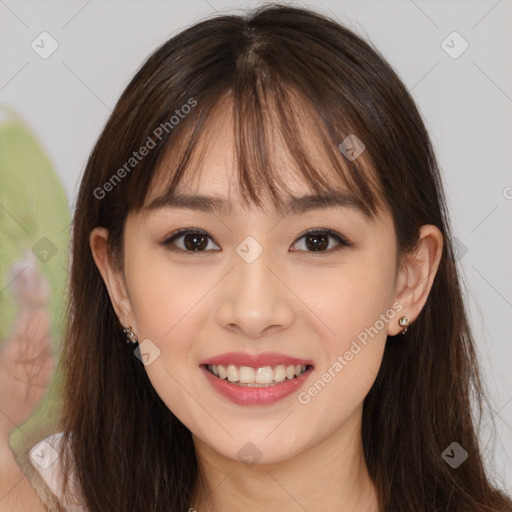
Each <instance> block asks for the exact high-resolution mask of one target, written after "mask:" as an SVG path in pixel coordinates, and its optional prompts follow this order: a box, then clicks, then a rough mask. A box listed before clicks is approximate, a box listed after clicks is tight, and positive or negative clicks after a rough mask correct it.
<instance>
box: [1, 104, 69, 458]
mask: <svg viewBox="0 0 512 512" xmlns="http://www.w3.org/2000/svg"><path fill="white" fill-rule="evenodd" d="M69 234H70V215H69V209H68V203H67V197H66V193H65V191H64V188H63V186H62V184H61V182H60V180H59V178H58V176H57V173H56V172H55V169H54V167H53V165H52V163H51V161H50V160H49V158H48V156H47V155H46V153H45V151H44V150H43V148H42V146H41V144H40V143H39V141H38V140H37V138H36V137H35V135H34V134H33V133H32V132H31V131H30V130H29V128H28V127H27V126H26V125H25V124H24V122H23V121H22V120H21V119H20V118H19V116H17V115H16V113H15V112H14V111H13V110H12V109H10V108H8V107H6V106H0V343H2V342H3V340H4V339H5V338H6V336H7V334H8V332H9V330H10V328H11V325H12V323H13V321H14V316H15V312H16V311H15V305H16V304H15V301H14V299H13V296H12V294H11V293H10V290H9V287H10V282H9V268H10V266H11V264H12V263H14V262H15V261H18V260H21V259H23V255H24V252H26V251H27V250H29V251H32V252H33V253H34V255H35V256H36V258H37V260H38V266H39V270H40V272H41V273H42V274H43V275H44V276H45V277H46V279H47V281H48V284H49V286H50V290H51V292H50V304H49V310H50V315H51V332H52V342H53V347H54V350H55V353H56V354H58V353H59V352H60V348H61V342H62V337H63V334H64V314H65V306H66V283H67V269H68V251H69ZM11 280H12V277H11ZM56 363H57V361H55V365H56ZM58 380H59V376H58V375H56V376H55V377H54V382H53V384H52V388H51V390H50V393H49V394H48V395H47V396H46V398H45V399H44V401H43V402H42V404H41V406H40V407H39V408H38V410H37V412H36V414H34V415H33V416H32V417H31V418H30V420H29V421H27V422H26V423H25V424H24V425H23V428H22V430H23V431H24V432H25V431H28V430H30V428H31V427H34V426H37V423H38V422H42V421H45V420H46V419H49V418H50V416H51V412H50V410H51V409H52V396H53V395H54V393H55V391H56V386H55V383H56V381H58ZM22 438H23V433H22V432H20V431H19V430H17V431H15V432H14V433H13V435H12V436H11V439H10V441H11V446H12V448H13V449H14V450H15V451H16V449H17V447H20V446H21V443H22V441H23V439H22Z"/></svg>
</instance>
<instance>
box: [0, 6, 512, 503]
mask: <svg viewBox="0 0 512 512" xmlns="http://www.w3.org/2000/svg"><path fill="white" fill-rule="evenodd" d="M260 3H261V2H247V1H238V2H236V1H227V0H208V1H206V0H192V1H189V2H182V1H174V0H173V1H166V2H164V1H146V2H142V1H138V2H135V1H126V0H124V1H122V2H121V1H118V2H114V1H109V2H107V1H101V2H100V1H99V0H89V1H87V0H82V1H69V0H68V1H66V2H64V1H61V2H55V1H41V0H39V1H34V2H29V1H21V0H18V1H15V0H0V62H1V67H0V102H1V103H2V104H4V105H5V104H6V105H9V106H12V107H14V108H15V109H16V110H17V111H18V112H19V113H20V114H21V115H22V117H24V119H25V121H26V122H27V123H28V125H29V126H30V127H31V128H32V129H33V131H34V132H35V133H36V134H37V136H38V137H39V139H40V140H41V142H42V143H43V146H44V147H45V149H46V151H47V152H48V154H49V156H50V158H51V159H52V161H53V163H54V164H55V166H56V168H57V171H58V174H59V176H60V178H61V180H62V182H63V183H64V185H65V188H66V191H67V194H68V198H69V204H70V208H72V207H73V202H74V199H75V195H76V191H77V187H78V183H79V179H80V175H81V172H82V171H83V168H84V165H85V162H86V158H87V156H88V154H89V151H90V150H91V148H92V145H93V143H94V141H95V139H96V137H97V136H98V135H99V132H100V129H101V128H102V126H103V124H104V123H105V121H106V119H107V116H108V115H109V113H110V111H111V109H112V107H113V106H114V104H115V102H116V100H117V98H118V96H119V95H120V93H121V91H122V90H123V88H124V87H125V86H126V85H127V83H128V81H129V79H130V77H131V76H132V74H133V73H134V72H135V70H136V69H137V68H138V67H139V65H140V64H141V62H142V60H143V59H144V58H145V57H146V56H147V55H148V54H149V53H151V51H152V50H154V49H155V48H156V47H157V46H158V45H159V44H160V43H162V42H164V41H165V40H166V39H167V38H168V37H170V36H171V35H172V34H175V33H176V32H178V31H180V30H181V29H183V28H185V27H186V26H188V25H190V24H192V23H193V22H195V21H198V20H199V19H201V18H204V17H205V16H208V15H210V14H212V13H215V12H216V11H218V12H232V11H236V10H238V9H243V8H245V7H250V6H256V5H258V4H260ZM289 3H291V4H294V5H302V6H310V7H313V8H316V9H317V10H320V11H322V12H324V13H326V14H330V15H333V16H335V17H336V18H337V19H338V20H339V21H341V22H344V23H345V24H347V25H348V26H349V27H351V28H352V29H354V30H355V31H356V32H358V33H359V34H361V35H363V36H364V37H367V38H369V39H370V40H371V41H372V42H373V43H374V44H375V45H376V46H377V48H378V49H379V50H380V51H381V53H382V54H383V55H384V57H386V58H387V59H388V60H389V62H390V63H391V64H392V65H393V66H394V67H395V69H396V70H397V71H398V73H399V75H400V76H401V78H402V80H403V81H404V83H405V84H406V86H407V87H408V88H409V90H410V91H411V93H412V95H413V97H414V99H415V100H416V102H417V103H418V105H419V107H420V109H421V111H422V113H423V115H424V118H425V120H426V123H427V127H428V128H429V131H430V133H431V136H432V140H433V143H434V146H435V148H436V150H437V155H438V158H439V162H440V165H441V167H442V169H443V172H444V179H445V186H446V191H447V195H448V199H449V206H450V208H451V214H452V219H453V226H454V231H455V234H456V236H457V238H458V240H459V249H460V252H459V257H460V259H459V262H460V266H461V269H462V271H463V273H464V275H465V280H466V285H467V290H468V294H467V295H468V305H469V307H470V311H471V321H472V325H473V328H474V333H475V337H476V339H477V341H478V350H479V353H480V356H481V365H482V368H483V370H484V377H485V379H486V383H487V385H488V388H489V391H490V398H491V403H492V407H493V409H492V411H489V412H488V413H487V416H486V418H485V419H484V422H483V425H482V428H481V431H480V432H481V439H482V443H483V445H484V446H486V447H488V448H489V450H491V451H490V455H489V460H488V464H489V465H490V466H491V467H493V468H495V470H496V472H497V473H498V474H499V475H501V478H500V479H499V480H497V484H498V485H499V486H500V487H502V488H504V489H506V491H507V492H508V494H509V495H512V467H511V460H512V435H511V434H512V428H511V424H512V421H511V420H512V375H511V372H510V367H511V363H512V343H511V340H510V331H511V327H512V265H511V264H510V263H511V260H512V258H511V256H512V237H511V233H512V215H511V213H512V174H511V172H510V164H511V159H512V158H511V151H510V146H511V143H512V121H511V120H512V117H511V113H512V72H511V67H510V62H511V59H510V56H511V55H510V54H511V48H512V32H511V31H510V21H511V14H512V2H511V1H506V0H498V1H496V0H490V1H487V0H486V1H484V0H481V1H451V2H446V1H428V2H427V1H425V0H423V1H420V0H414V1H413V0H400V1H398V0H395V1H385V2H383V1H381V2H377V1H341V2H336V1H327V0H323V1H317V2H301V3H298V2H289ZM43 31H47V32H48V33H50V34H51V36H52V37H53V38H54V39H55V40H56V41H57V42H58V45H59V46H58V49H57V50H56V51H55V52H54V53H53V54H52V55H51V56H50V57H49V58H47V59H42V58H41V57H40V56H39V55H38V54H37V53H36V52H35V51H34V50H33V49H32V47H31V43H32V41H33V40H35V39H36V38H37V37H38V36H39V34H40V33H41V32H43ZM453 31H457V32H459V33H460V34H461V36H462V37H463V38H464V39H465V40H466V41H467V43H468V44H469V47H468V49H467V50H466V51H465V52H464V53H462V54H461V55H460V56H459V57H458V58H452V57H451V56H449V55H448V54H447V53H446V52H445V50H444V49H443V47H442V46H441V43H442V42H443V41H444V40H445V39H446V38H447V36H449V35H450V34H451V33H452V32H453ZM36 41H37V40H36ZM447 44H449V45H450V46H452V47H453V48H452V50H451V51H452V52H457V50H458V49H460V48H461V42H460V41H458V40H457V39H453V37H451V38H448V40H447ZM120 136H122V134H120ZM491 419H492V420H493V421H494V422H495V424H496V427H497V433H498V436H497V438H495V437H494V436H493V435H492V431H491V430H490V426H491V425H492V423H493V422H492V421H491ZM493 449H494V450H495V452H494V454H493V452H492V450H493Z"/></svg>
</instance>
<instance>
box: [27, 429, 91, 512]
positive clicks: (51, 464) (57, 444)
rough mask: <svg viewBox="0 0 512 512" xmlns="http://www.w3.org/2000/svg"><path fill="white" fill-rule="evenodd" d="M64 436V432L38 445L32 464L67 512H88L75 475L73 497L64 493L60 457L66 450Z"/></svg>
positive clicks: (71, 479) (31, 451) (71, 484)
mask: <svg viewBox="0 0 512 512" xmlns="http://www.w3.org/2000/svg"><path fill="white" fill-rule="evenodd" d="M63 435H64V433H63V432H59V433H57V434H53V435H51V436H49V437H47V438H46V439H43V440H42V441H40V442H39V443H37V444H36V445H35V446H34V447H33V448H32V449H31V450H30V463H31V464H32V466H33V467H34V468H35V469H36V471H37V472H38V473H39V474H40V475H41V478H42V479H43V480H44V482H45V483H46V485H47V486H48V488H49V489H50V490H51V491H52V493H53V494H54V495H55V496H56V497H57V499H58V500H59V503H60V504H61V505H62V506H64V507H65V509H66V511H67V512H87V509H86V508H85V506H84V505H83V501H82V497H81V494H80V492H76V489H77V485H76V479H75V475H74V473H72V474H71V475H70V488H71V489H72V493H73V497H72V498H70V497H68V495H67V494H66V495H64V492H63V483H64V482H63V473H62V469H61V457H60V456H61V453H62V450H63V448H64V446H63V439H62V437H63Z"/></svg>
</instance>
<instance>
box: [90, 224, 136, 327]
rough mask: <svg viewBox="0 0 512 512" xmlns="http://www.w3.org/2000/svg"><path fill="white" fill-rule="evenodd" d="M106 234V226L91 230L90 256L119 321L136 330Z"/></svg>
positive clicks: (120, 275) (122, 282) (122, 278)
mask: <svg viewBox="0 0 512 512" xmlns="http://www.w3.org/2000/svg"><path fill="white" fill-rule="evenodd" d="M108 235H109V233H108V230H107V229H106V228H101V227H97V228H94V229H93V230H92V231H91V234H90V235H89V244H90V246H91V251H92V256H93V258H94V261H95V263H96V266H97V267H98V270H99V271H100V274H101V277H102V278H103V281H104V282H105V286H106V287H107V291H108V294H109V296H110V301H111V302H112V306H113V308H114V311H115V313H116V315H117V318H118V319H119V322H120V323H121V325H122V326H124V327H126V326H128V325H132V327H133V330H134V331H135V332H137V331H136V326H135V323H134V315H133V313H132V307H131V303H130V299H129V298H128V293H127V292H126V284H125V280H124V276H123V273H122V271H121V269H117V268H116V266H115V265H114V264H113V261H112V254H111V251H110V247H109V244H108Z"/></svg>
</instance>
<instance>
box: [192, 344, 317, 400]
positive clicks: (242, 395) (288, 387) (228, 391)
mask: <svg viewBox="0 0 512 512" xmlns="http://www.w3.org/2000/svg"><path fill="white" fill-rule="evenodd" d="M210 364H221V365H223V366H227V365H229V364H233V365H235V366H250V367H252V368H261V367H263V366H276V365H278V364H283V365H285V366H288V365H294V366H297V365H300V366H308V368H307V369H306V371H305V372H304V373H303V374H302V375H300V376H299V377H294V378H293V379H286V380H285V381H283V382H280V383H276V384H273V385H272V386H267V387H250V386H239V385H237V384H234V383H233V382H229V381H228V380H224V379H221V378H219V377H216V376H215V375H213V373H211V372H210V371H209V370H208V369H207V366H208V365H210ZM200 369H201V371H202V372H203V374H204V376H205V377H206V379H207V381H208V382H209V383H210V384H211V386H212V387H213V389H215V390H216V391H217V392H218V393H219V394H220V395H222V396H223V397H225V398H227V399H229V400H231V401H232V402H234V403H235V404H238V405H268V404H272V403H275V402H277V401H279V400H281V399H283V398H285V397H287V396H288V395H290V394H292V393H293V392H294V391H298V390H299V388H300V387H302V385H303V384H304V382H305V381H306V380H307V379H308V378H309V376H310V375H311V373H312V371H313V365H312V363H311V361H310V360H307V359H299V358H297V357H290V356H286V355H284V354H277V353H274V352H267V353H264V354H258V355H250V354H244V353H243V352H228V353H226V354H220V355H218V356H215V357H212V358H208V359H205V360H204V361H201V363H200Z"/></svg>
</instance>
